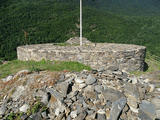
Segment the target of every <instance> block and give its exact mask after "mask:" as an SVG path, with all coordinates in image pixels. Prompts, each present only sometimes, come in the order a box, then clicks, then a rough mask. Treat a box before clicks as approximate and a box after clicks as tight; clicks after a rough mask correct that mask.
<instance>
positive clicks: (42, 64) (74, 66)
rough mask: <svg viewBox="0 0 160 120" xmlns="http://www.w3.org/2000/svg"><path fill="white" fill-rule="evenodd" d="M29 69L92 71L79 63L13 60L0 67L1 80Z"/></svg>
mask: <svg viewBox="0 0 160 120" xmlns="http://www.w3.org/2000/svg"><path fill="white" fill-rule="evenodd" d="M23 69H28V70H30V71H31V72H32V71H37V72H38V71H41V70H49V71H64V70H66V71H77V72H79V71H81V70H83V69H86V70H91V68H90V67H89V66H86V65H83V64H81V63H78V62H73V61H69V62H64V61H45V60H41V61H39V62H35V61H19V60H13V61H10V62H8V63H7V64H3V65H0V78H4V77H6V76H8V75H11V74H15V73H16V72H18V71H20V70H23Z"/></svg>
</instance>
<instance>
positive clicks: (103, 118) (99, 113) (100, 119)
mask: <svg viewBox="0 0 160 120" xmlns="http://www.w3.org/2000/svg"><path fill="white" fill-rule="evenodd" d="M105 114H106V113H105V111H104V110H102V109H100V110H98V111H97V120H106V115H105Z"/></svg>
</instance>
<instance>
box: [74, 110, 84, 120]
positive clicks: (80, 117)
mask: <svg viewBox="0 0 160 120" xmlns="http://www.w3.org/2000/svg"><path fill="white" fill-rule="evenodd" d="M86 115H87V113H86V112H85V111H83V112H82V113H80V114H79V115H78V116H77V117H76V118H75V120H84V119H85V117H86Z"/></svg>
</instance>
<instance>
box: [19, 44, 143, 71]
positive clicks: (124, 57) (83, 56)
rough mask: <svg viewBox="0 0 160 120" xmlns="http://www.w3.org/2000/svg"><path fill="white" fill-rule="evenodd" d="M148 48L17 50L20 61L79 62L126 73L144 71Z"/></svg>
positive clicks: (102, 46)
mask: <svg viewBox="0 0 160 120" xmlns="http://www.w3.org/2000/svg"><path fill="white" fill-rule="evenodd" d="M145 53H146V48H145V47H144V46H138V45H128V44H109V43H97V44H90V45H84V46H71V45H66V46H58V45H53V44H38V45H27V46H20V47H18V48H17V55H18V59H19V60H23V61H27V60H35V61H40V60H42V59H46V60H58V61H78V62H80V63H83V64H85V65H89V66H91V67H92V68H93V69H99V68H107V67H109V66H113V65H114V66H117V67H118V68H119V69H124V70H126V71H135V70H143V69H144V61H145Z"/></svg>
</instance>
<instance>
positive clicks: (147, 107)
mask: <svg viewBox="0 0 160 120" xmlns="http://www.w3.org/2000/svg"><path fill="white" fill-rule="evenodd" d="M139 107H140V110H142V111H143V112H144V113H145V114H147V115H148V116H149V117H150V118H155V116H156V110H155V106H154V105H153V104H152V103H150V102H149V101H146V100H142V103H141V104H140V105H139Z"/></svg>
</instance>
